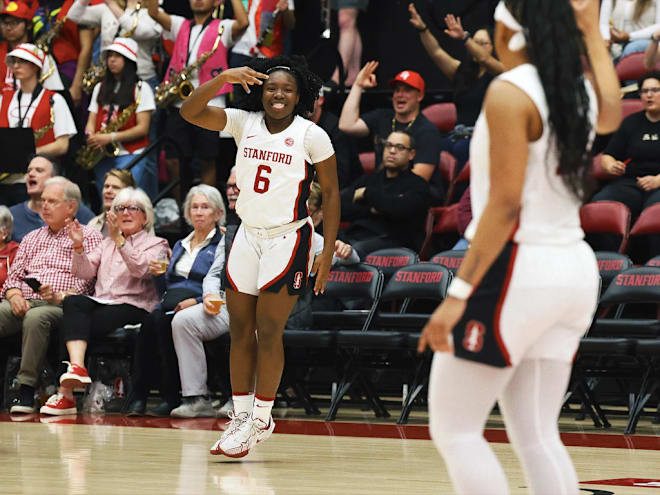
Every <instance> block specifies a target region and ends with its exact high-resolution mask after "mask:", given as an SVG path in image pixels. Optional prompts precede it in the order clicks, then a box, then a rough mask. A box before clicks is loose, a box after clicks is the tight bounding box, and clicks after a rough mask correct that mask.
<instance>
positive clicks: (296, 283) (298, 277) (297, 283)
mask: <svg viewBox="0 0 660 495" xmlns="http://www.w3.org/2000/svg"><path fill="white" fill-rule="evenodd" d="M302 280H303V274H302V272H296V274H295V275H294V276H293V288H294V289H300V288H301V287H302Z"/></svg>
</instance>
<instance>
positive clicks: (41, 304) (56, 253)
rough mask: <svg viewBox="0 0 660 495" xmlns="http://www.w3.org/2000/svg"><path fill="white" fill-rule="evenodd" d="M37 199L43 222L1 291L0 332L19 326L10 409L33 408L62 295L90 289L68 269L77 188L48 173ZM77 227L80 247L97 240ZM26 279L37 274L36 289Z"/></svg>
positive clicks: (29, 237) (21, 251) (59, 317)
mask: <svg viewBox="0 0 660 495" xmlns="http://www.w3.org/2000/svg"><path fill="white" fill-rule="evenodd" d="M42 201H43V209H42V213H41V214H42V216H43V219H44V221H45V225H44V226H43V227H41V228H39V229H37V230H35V231H33V232H30V233H29V234H28V235H26V236H25V238H24V239H23V241H22V242H21V244H20V246H19V247H18V252H17V253H16V259H15V260H14V264H13V265H12V266H11V270H10V271H9V276H8V277H7V281H6V282H5V284H4V286H3V288H2V293H1V295H2V297H3V298H4V299H5V300H4V301H2V303H0V336H3V337H4V336H7V335H14V334H16V333H18V332H20V331H22V332H23V343H22V347H21V368H20V371H19V373H18V383H19V385H20V393H19V397H18V399H17V401H16V402H15V403H14V404H13V405H12V406H11V407H10V412H11V413H33V412H35V408H34V390H35V387H36V386H37V383H38V381H39V366H40V365H41V363H42V361H43V359H44V357H45V355H46V351H47V349H48V340H49V338H50V332H51V329H53V328H55V326H56V325H57V324H58V323H59V322H60V321H61V320H62V301H63V300H64V298H65V297H66V296H67V295H69V294H89V293H91V290H92V288H93V284H92V282H91V281H90V280H85V279H83V278H81V277H78V276H76V275H75V274H74V273H73V271H72V269H71V260H72V258H73V245H72V243H71V239H70V238H69V226H68V223H69V222H70V221H71V219H72V218H73V217H74V215H75V214H76V210H77V208H78V205H80V189H79V188H78V186H77V185H76V184H74V183H72V182H70V181H68V180H67V179H65V178H64V177H53V178H51V179H48V181H46V185H45V187H44V191H43V195H42ZM82 229H83V232H84V237H85V238H84V241H83V242H82V244H81V249H83V250H84V251H87V252H90V251H92V250H93V249H94V248H96V246H98V245H99V244H100V243H101V239H102V237H101V234H99V233H98V232H96V231H95V230H93V229H91V228H89V227H82ZM26 279H34V280H37V281H38V282H39V283H40V284H41V287H40V288H39V291H38V292H35V291H34V290H33V289H32V287H31V286H30V285H28V284H27V283H26V282H25V280H26Z"/></svg>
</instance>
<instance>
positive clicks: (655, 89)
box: [639, 87, 660, 95]
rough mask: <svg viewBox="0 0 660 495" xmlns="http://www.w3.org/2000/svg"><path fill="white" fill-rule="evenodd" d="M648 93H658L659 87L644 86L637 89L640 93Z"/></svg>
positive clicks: (659, 91)
mask: <svg viewBox="0 0 660 495" xmlns="http://www.w3.org/2000/svg"><path fill="white" fill-rule="evenodd" d="M649 93H652V94H653V95H657V94H658V93H660V87H655V88H644V89H641V90H640V91H639V94H640V95H647V94H649Z"/></svg>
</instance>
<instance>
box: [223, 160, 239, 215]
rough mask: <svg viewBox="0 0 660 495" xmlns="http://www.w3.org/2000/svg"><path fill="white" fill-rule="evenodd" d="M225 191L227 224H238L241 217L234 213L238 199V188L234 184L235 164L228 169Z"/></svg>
mask: <svg viewBox="0 0 660 495" xmlns="http://www.w3.org/2000/svg"><path fill="white" fill-rule="evenodd" d="M225 191H226V193H227V225H238V224H239V223H241V219H240V218H239V217H238V215H237V214H236V200H237V199H238V193H239V189H238V186H237V185H236V166H235V165H234V166H233V167H232V168H231V170H230V171H229V178H228V179H227V185H226V190H225Z"/></svg>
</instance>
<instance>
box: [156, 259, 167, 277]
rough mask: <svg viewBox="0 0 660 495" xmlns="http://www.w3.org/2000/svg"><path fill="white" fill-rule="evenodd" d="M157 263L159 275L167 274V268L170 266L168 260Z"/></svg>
mask: <svg viewBox="0 0 660 495" xmlns="http://www.w3.org/2000/svg"><path fill="white" fill-rule="evenodd" d="M156 263H158V275H162V274H163V273H165V272H166V271H167V266H168V265H169V264H170V262H169V260H168V259H167V258H165V259H160V260H157V261H156Z"/></svg>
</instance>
